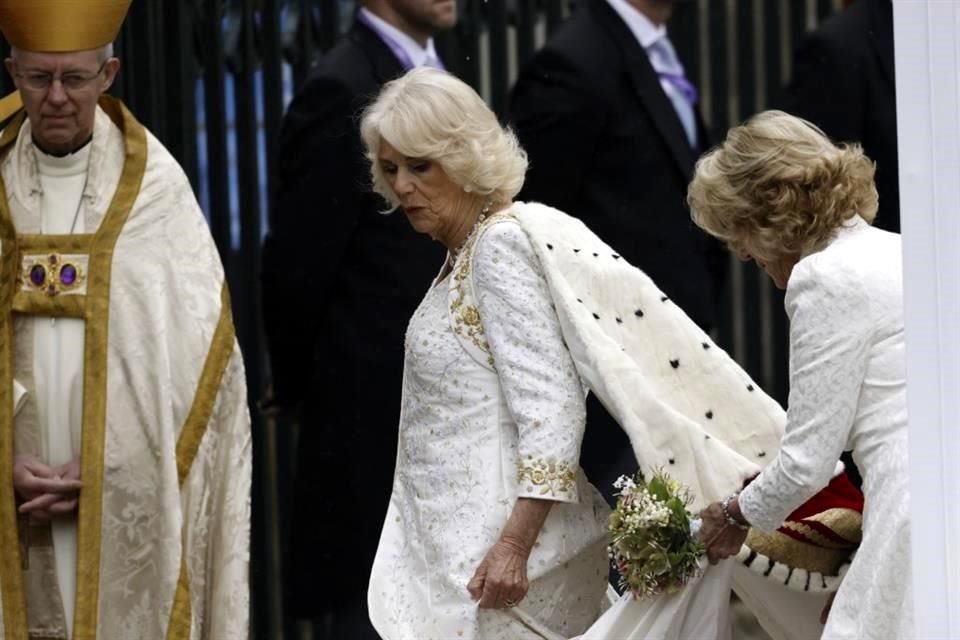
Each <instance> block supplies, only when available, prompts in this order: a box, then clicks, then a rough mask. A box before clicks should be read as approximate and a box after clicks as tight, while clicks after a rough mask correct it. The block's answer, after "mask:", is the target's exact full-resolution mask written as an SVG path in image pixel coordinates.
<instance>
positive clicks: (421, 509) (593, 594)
mask: <svg viewBox="0 0 960 640" xmlns="http://www.w3.org/2000/svg"><path fill="white" fill-rule="evenodd" d="M471 254H472V256H471ZM583 428H584V391H583V388H582V386H581V382H580V379H579V377H578V375H577V372H576V370H575V368H574V365H573V363H572V360H571V358H570V355H569V353H568V351H567V349H566V348H565V346H564V344H563V340H562V338H561V332H560V326H559V322H558V320H557V317H556V313H555V312H554V310H553V309H552V307H551V299H550V295H549V292H548V290H547V285H546V283H545V281H544V278H543V275H542V273H541V268H540V266H539V263H538V261H537V259H536V257H535V255H534V253H533V250H532V248H531V247H530V244H529V241H528V240H527V237H526V235H525V234H524V232H523V231H522V230H521V229H520V227H519V226H518V225H517V223H516V221H514V220H512V219H504V217H502V216H500V217H498V216H494V217H493V218H491V219H490V220H488V222H487V223H485V225H484V227H483V228H482V229H481V231H480V232H479V233H477V234H476V237H475V238H474V239H473V240H472V241H471V242H468V246H467V247H465V249H464V251H463V252H462V254H461V255H460V257H459V258H458V260H457V264H456V265H455V267H454V271H453V273H451V274H450V275H448V276H447V277H445V278H443V279H442V280H440V281H438V282H435V283H434V286H433V287H432V288H431V289H430V291H429V292H428V293H427V295H426V297H425V298H424V300H423V302H422V303H421V304H420V307H419V308H418V309H417V311H416V313H415V314H414V316H413V318H412V319H411V321H410V324H409V327H408V329H407V339H406V361H405V373H404V386H403V408H402V414H401V419H400V434H399V450H398V454H397V466H396V472H395V478H394V487H393V495H392V498H391V502H390V506H389V510H388V513H387V517H386V521H385V523H384V528H383V533H382V536H381V540H380V546H379V548H378V551H377V556H376V560H375V561H374V566H373V571H372V574H371V580H370V588H369V606H370V617H371V620H372V622H373V624H374V626H375V628H376V629H377V631H378V632H379V633H380V634H381V636H383V637H384V638H385V639H386V640H431V639H436V640H448V639H450V638H457V639H463V640H471V639H477V640H479V639H484V640H496V639H499V638H502V639H504V640H506V639H508V638H509V639H511V640H516V639H520V640H523V639H534V638H548V639H550V640H558V639H560V638H569V637H572V636H576V635H578V634H580V633H582V632H583V631H584V630H585V629H586V628H587V627H588V626H589V625H590V624H591V623H592V622H593V621H594V620H595V619H596V618H597V616H598V615H599V612H600V605H601V601H602V599H603V597H604V592H605V589H606V584H607V575H608V569H607V567H608V564H607V560H606V518H607V515H608V510H607V507H606V504H605V503H604V502H603V498H602V497H601V496H600V495H599V493H598V492H597V491H596V490H595V489H594V488H593V487H592V486H591V485H590V484H589V483H588V482H587V480H586V478H585V476H584V475H583V472H582V471H580V470H579V467H578V465H577V460H578V458H579V452H580V442H581V439H582V436H583ZM518 497H533V498H542V499H547V500H554V501H556V504H555V505H554V506H553V508H552V509H551V511H550V514H549V516H548V518H547V520H546V523H545V524H544V527H543V529H542V531H541V533H540V537H539V539H538V541H537V543H536V546H535V548H534V549H533V552H532V554H531V556H530V558H529V561H528V577H529V579H530V589H529V592H528V594H527V596H526V597H525V598H524V599H523V600H522V601H521V602H520V604H519V605H518V606H517V607H515V608H512V609H506V610H489V609H479V608H478V606H477V604H476V603H475V602H474V601H473V600H472V599H471V597H470V594H469V593H468V591H467V583H468V582H469V580H470V578H471V577H472V576H473V574H474V571H475V570H476V569H477V567H478V566H479V564H480V562H481V560H482V559H483V557H484V555H485V554H486V553H487V551H488V550H489V549H490V547H491V546H492V545H493V544H494V542H495V541H496V540H497V538H498V537H499V535H500V533H501V531H502V529H503V527H504V525H505V523H506V521H507V518H508V517H509V515H510V512H511V510H512V508H513V506H514V503H515V501H516V499H517V498H518Z"/></svg>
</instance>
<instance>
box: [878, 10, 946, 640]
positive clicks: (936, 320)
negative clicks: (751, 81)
mask: <svg viewBox="0 0 960 640" xmlns="http://www.w3.org/2000/svg"><path fill="white" fill-rule="evenodd" d="M894 36H895V42H896V75H897V128H898V140H899V155H900V202H901V204H900V216H901V224H902V229H903V246H904V302H905V305H906V340H907V395H908V407H909V412H910V491H911V497H912V511H913V534H912V535H913V554H914V557H913V580H914V604H915V620H916V637H917V638H923V639H924V640H935V639H941V638H960V2H957V1H956V0H894Z"/></svg>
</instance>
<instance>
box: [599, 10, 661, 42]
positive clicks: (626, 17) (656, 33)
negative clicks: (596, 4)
mask: <svg viewBox="0 0 960 640" xmlns="http://www.w3.org/2000/svg"><path fill="white" fill-rule="evenodd" d="M607 3H608V4H609V5H610V6H611V7H612V8H613V10H614V11H616V12H617V13H618V14H619V15H620V17H621V18H622V19H623V21H624V22H626V23H627V27H629V29H630V31H631V32H632V33H633V37H635V38H636V39H637V42H639V43H640V46H641V47H643V48H644V49H646V48H647V47H649V46H650V45H652V44H653V43H654V42H656V41H657V40H659V39H660V38H662V37H663V36H665V35H667V28H666V27H665V26H664V25H662V24H661V25H659V26H658V25H655V24H653V22H651V21H650V18H648V17H647V16H645V15H644V14H643V12H641V11H640V10H639V9H637V8H636V7H634V6H633V5H631V4H630V3H628V2H627V0H607Z"/></svg>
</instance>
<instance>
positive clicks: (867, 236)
mask: <svg viewBox="0 0 960 640" xmlns="http://www.w3.org/2000/svg"><path fill="white" fill-rule="evenodd" d="M873 173H874V168H873V164H872V163H871V162H870V161H869V159H867V158H866V157H865V156H864V155H863V152H862V151H861V150H860V149H859V147H856V146H853V147H844V148H838V147H836V146H834V145H833V144H832V143H831V142H830V141H829V140H828V139H827V138H826V136H824V135H823V133H822V132H821V131H820V130H819V129H817V128H816V127H815V126H813V125H811V124H810V123H808V122H806V121H803V120H800V119H798V118H794V117H793V116H790V115H787V114H785V113H782V112H766V113H762V114H760V115H757V116H755V117H754V118H752V119H751V120H749V121H748V122H746V123H745V124H744V125H742V126H739V127H736V128H734V129H732V130H731V131H730V133H729V134H728V136H727V139H726V141H725V142H724V143H723V144H722V145H721V146H720V147H719V148H717V149H716V150H714V151H712V152H710V153H709V154H708V155H706V156H705V157H704V158H702V159H701V160H700V162H699V163H698V165H697V170H696V174H695V177H694V180H693V183H692V184H691V187H690V196H689V201H690V205H691V209H692V211H693V217H694V220H695V221H696V223H697V224H698V225H700V226H701V227H702V228H704V229H705V230H706V231H708V232H709V233H711V234H713V235H714V236H716V237H717V238H720V239H721V240H723V241H725V242H726V243H727V244H728V245H729V246H730V247H731V248H732V249H733V250H735V251H737V252H738V253H739V254H740V256H741V257H742V258H743V259H750V258H753V259H754V260H755V261H756V262H757V263H758V264H759V265H760V266H761V267H763V268H764V269H765V270H766V271H767V273H768V274H769V275H770V277H771V278H772V279H773V281H774V282H775V284H776V285H777V286H778V287H779V288H781V289H786V310H787V315H788V316H789V317H790V397H789V408H788V412H787V426H786V433H785V435H784V438H783V442H782V444H781V447H780V452H779V454H778V455H777V456H776V457H775V458H774V459H773V460H772V462H771V464H770V466H769V467H768V468H767V469H765V470H764V471H763V473H762V474H761V475H760V476H759V477H758V478H757V479H756V480H754V481H753V482H752V483H751V484H750V485H749V486H748V487H747V488H746V489H744V490H743V492H742V493H740V494H739V497H738V496H732V497H731V498H729V499H727V500H725V501H723V502H719V503H716V504H713V505H710V506H709V507H708V508H707V509H706V510H705V511H704V512H703V517H704V536H705V537H708V538H709V537H711V536H713V535H714V534H717V535H718V536H719V537H718V538H717V539H716V542H715V543H714V544H713V545H712V546H711V548H710V549H709V550H708V553H709V555H710V557H711V559H713V560H716V559H718V558H723V557H726V556H728V555H732V554H735V553H736V552H737V551H739V548H740V545H741V544H742V542H743V539H744V537H745V536H746V531H745V528H744V527H746V526H747V525H749V526H754V527H759V528H760V529H763V530H765V531H772V530H774V529H775V528H776V527H777V526H779V525H780V523H781V522H782V520H783V519H784V517H785V516H786V515H787V514H788V513H790V512H791V511H792V510H793V509H795V508H796V507H797V506H799V505H800V504H801V503H802V502H804V501H805V500H806V499H807V498H809V497H810V496H812V495H813V494H814V493H815V492H816V491H817V490H819V489H820V488H821V487H823V486H824V485H825V484H826V483H827V482H828V481H829V479H830V476H831V474H832V472H833V469H834V465H835V463H836V460H837V458H838V457H839V456H840V453H841V452H842V451H844V450H850V449H852V450H853V458H854V461H855V462H856V463H857V467H858V468H859V470H860V472H861V474H862V476H863V493H864V511H863V540H862V542H861V544H860V548H859V551H858V552H857V554H856V557H855V558H854V560H853V562H852V564H851V566H850V569H849V571H848V572H847V574H846V576H845V578H844V580H843V582H842V583H841V585H840V588H839V590H838V592H837V595H836V599H835V600H834V602H833V605H832V608H831V609H830V612H829V616H828V618H827V622H826V628H825V629H824V632H823V638H828V639H830V640H839V639H849V640H891V639H895V638H910V637H913V629H912V620H913V616H912V602H911V569H910V523H909V491H908V486H907V467H906V465H907V426H906V425H907V415H906V396H905V375H906V365H905V359H904V343H903V282H902V271H901V248H900V236H899V235H897V234H892V233H888V232H885V231H881V230H879V229H875V228H873V227H872V226H870V222H871V221H872V220H873V218H874V216H875V215H876V213H877V193H876V189H875V188H874V184H873ZM880 204H881V205H882V203H880ZM731 522H732V523H731Z"/></svg>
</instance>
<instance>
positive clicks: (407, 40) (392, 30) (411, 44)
mask: <svg viewBox="0 0 960 640" xmlns="http://www.w3.org/2000/svg"><path fill="white" fill-rule="evenodd" d="M360 13H362V14H363V15H364V17H365V18H366V19H367V20H369V21H370V22H372V23H373V24H374V25H375V26H376V30H377V31H379V32H380V33H382V34H383V35H385V36H386V37H388V38H390V39H391V40H393V41H394V43H395V44H397V45H399V46H400V48H401V49H403V51H404V53H406V54H407V55H408V56H409V57H410V62H412V63H413V66H414V67H421V66H423V65H425V64H430V65H431V66H437V61H438V60H439V59H440V58H439V56H437V50H436V49H435V48H434V47H433V38H429V39H428V40H427V46H426V47H421V46H420V43H419V42H417V41H416V40H414V39H413V38H411V37H410V36H408V35H407V34H405V33H404V32H403V31H400V29H397V28H396V27H395V26H393V25H392V24H390V23H389V22H387V21H386V20H384V19H383V18H381V17H380V16H378V15H377V14H375V13H374V12H372V11H370V10H369V9H367V8H366V7H361V8H360Z"/></svg>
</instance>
